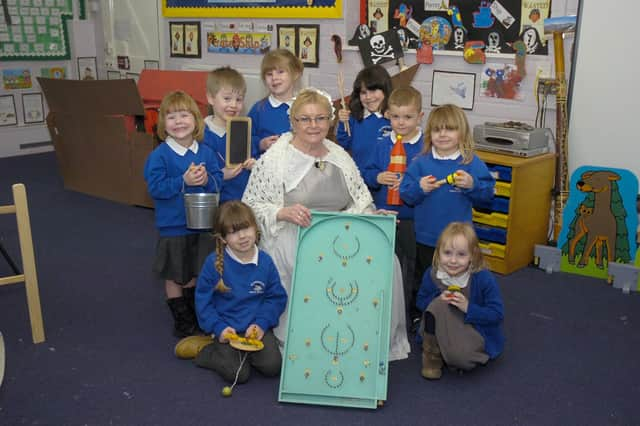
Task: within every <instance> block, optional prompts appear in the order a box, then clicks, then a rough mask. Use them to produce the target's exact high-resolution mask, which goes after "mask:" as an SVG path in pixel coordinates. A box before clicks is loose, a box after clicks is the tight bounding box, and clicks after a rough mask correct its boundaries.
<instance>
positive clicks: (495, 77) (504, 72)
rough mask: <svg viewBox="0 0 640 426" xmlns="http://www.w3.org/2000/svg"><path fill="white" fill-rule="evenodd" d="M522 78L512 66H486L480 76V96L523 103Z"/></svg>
mask: <svg viewBox="0 0 640 426" xmlns="http://www.w3.org/2000/svg"><path fill="white" fill-rule="evenodd" d="M521 81H522V76H521V75H520V74H519V73H518V68H517V67H516V66H515V65H514V64H486V65H485V66H484V69H483V70H482V74H481V75H480V96H481V97H485V98H499V99H510V100H514V101H523V100H524V93H523V91H522V90H520V82H521Z"/></svg>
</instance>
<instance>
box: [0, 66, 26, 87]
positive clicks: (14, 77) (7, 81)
mask: <svg viewBox="0 0 640 426" xmlns="http://www.w3.org/2000/svg"><path fill="white" fill-rule="evenodd" d="M32 86H33V81H32V80H31V70H30V69H29V68H7V69H3V70H2V87H4V89H5V90H20V89H30V88H31V87H32Z"/></svg>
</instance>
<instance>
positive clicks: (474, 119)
mask: <svg viewBox="0 0 640 426" xmlns="http://www.w3.org/2000/svg"><path fill="white" fill-rule="evenodd" d="M358 3H359V2H357V1H343V19H337V20H313V19H311V20H304V23H308V24H319V25H320V39H321V42H320V66H319V68H307V69H306V70H305V75H306V78H308V82H309V84H310V85H312V86H316V87H319V88H323V89H325V90H327V91H328V92H329V93H330V94H331V95H332V96H333V97H334V98H337V97H338V89H337V72H338V66H337V63H336V58H335V54H334V53H333V43H332V42H331V36H332V35H333V34H338V35H340V36H341V37H342V40H343V48H344V51H343V58H344V60H343V65H342V68H343V72H344V81H345V86H346V90H347V91H350V88H351V86H352V83H353V80H354V79H355V76H356V74H357V73H358V71H360V69H362V67H363V65H362V60H361V58H360V54H359V52H358V51H357V49H356V48H355V47H352V46H348V45H347V40H348V39H350V38H351V37H352V36H353V32H354V29H355V27H356V26H357V24H358V23H359V8H358ZM577 4H578V0H554V1H552V12H551V15H552V16H564V15H566V14H575V13H576V11H577ZM170 20H171V21H176V20H177V21H179V19H170ZM189 20H191V19H189ZM247 20H248V21H251V22H256V23H277V24H287V23H300V22H301V21H299V20H289V19H282V20H264V19H247ZM168 21H169V19H164V22H162V25H161V33H162V37H164V39H165V40H169V34H168V27H169V25H168ZM202 21H203V23H206V22H208V21H210V20H207V19H202ZM218 21H219V22H228V23H231V22H239V20H237V19H235V20H234V19H219V20H218ZM572 41H573V38H568V39H567V41H566V52H569V51H570V48H571V43H572ZM273 42H274V44H275V34H274V40H273ZM550 50H551V52H550V54H549V55H548V56H528V57H527V77H526V78H525V79H524V81H523V83H522V85H523V89H522V90H523V91H524V96H525V99H524V100H523V101H522V102H519V101H509V100H502V99H495V98H480V97H479V96H478V88H479V84H480V75H479V74H480V73H481V72H482V65H472V64H467V63H466V62H465V61H464V60H463V58H462V55H461V54H460V56H448V55H438V54H437V53H436V54H435V55H434V56H435V57H434V63H433V64H429V65H426V64H423V65H421V66H420V68H419V70H418V73H417V74H416V76H415V78H414V81H413V85H414V87H416V89H418V90H419V91H420V92H421V93H423V105H424V109H425V112H426V113H427V114H428V111H429V110H430V108H431V79H432V76H433V71H434V70H444V71H457V72H467V73H476V74H477V76H476V98H475V104H474V109H473V111H467V115H468V117H469V121H470V122H471V124H472V125H474V124H482V123H484V122H485V121H508V120H515V121H523V122H526V123H529V124H533V123H534V121H535V117H536V111H537V106H536V99H535V96H534V92H533V87H534V78H535V75H536V71H537V70H538V68H541V69H543V70H544V72H545V73H546V74H547V75H550V74H552V73H553V53H552V50H553V49H550ZM163 53H164V58H163V59H164V62H165V64H166V66H167V68H174V69H182V68H185V67H187V68H188V67H190V66H191V64H192V63H196V64H197V67H199V68H203V67H204V68H206V67H207V66H210V67H212V68H213V67H216V66H222V65H230V66H233V67H236V68H238V69H242V70H243V71H244V70H253V71H254V73H259V68H260V59H261V57H260V56H254V55H234V54H216V55H213V54H209V53H207V52H206V51H203V56H202V59H201V60H198V61H193V60H188V59H182V58H170V57H169V53H168V51H167V50H166V49H165V50H164V52H163ZM489 56H490V55H489ZM566 56H567V71H569V70H570V58H569V57H568V56H569V55H568V53H567V55H566ZM487 62H488V63H489V62H497V63H514V59H513V56H512V55H509V56H508V55H501V57H497V58H496V57H489V58H488V59H487ZM405 63H406V65H408V66H410V65H413V64H415V63H416V58H415V53H414V52H413V51H408V52H406V53H405ZM384 66H385V67H387V69H388V70H389V72H390V73H391V74H392V75H393V74H395V73H397V72H398V71H399V68H398V66H396V65H393V64H384ZM551 101H552V102H551V105H550V108H548V113H547V120H546V125H547V127H550V128H553V129H555V106H554V104H555V99H553V98H552V99H551ZM250 106H251V105H250V104H249V105H247V109H248V108H249V107H250Z"/></svg>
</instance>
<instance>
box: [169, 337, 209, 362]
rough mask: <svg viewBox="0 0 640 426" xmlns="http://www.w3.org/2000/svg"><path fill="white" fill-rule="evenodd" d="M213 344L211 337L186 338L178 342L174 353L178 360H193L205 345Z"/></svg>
mask: <svg viewBox="0 0 640 426" xmlns="http://www.w3.org/2000/svg"><path fill="white" fill-rule="evenodd" d="M211 343H213V338H212V337H211V336H187V337H185V338H184V339H182V340H180V341H179V342H178V343H177V344H176V347H175V349H174V353H175V354H176V356H177V357H178V358H180V359H192V358H195V357H196V356H197V355H198V353H200V351H201V350H202V348H204V347H205V346H207V345H210V344H211Z"/></svg>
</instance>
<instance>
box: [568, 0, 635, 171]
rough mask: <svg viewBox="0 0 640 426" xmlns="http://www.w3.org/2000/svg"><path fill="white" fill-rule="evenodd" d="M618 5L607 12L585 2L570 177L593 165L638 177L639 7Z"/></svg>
mask: <svg viewBox="0 0 640 426" xmlns="http://www.w3.org/2000/svg"><path fill="white" fill-rule="evenodd" d="M619 3H620V4H618V3H616V7H603V6H602V4H599V3H598V2H593V1H584V2H582V6H581V7H582V9H581V18H580V28H579V31H580V34H579V36H580V40H579V43H578V45H577V51H576V72H575V75H574V81H573V96H572V102H571V116H570V119H569V137H568V140H569V172H570V173H572V172H573V171H574V170H575V169H576V168H578V167H580V166H584V165H595V166H603V167H618V168H626V169H628V170H631V171H632V172H633V173H635V174H636V176H640V160H639V158H640V149H638V141H637V139H638V137H637V134H638V129H637V122H636V120H637V119H638V110H639V108H638V100H639V99H640V89H639V87H640V86H639V85H638V81H637V76H638V72H637V70H638V68H637V66H638V65H640V59H638V55H636V54H635V50H636V49H637V46H638V37H637V35H635V32H634V30H633V28H635V27H636V26H637V20H638V16H640V3H638V2H636V1H631V0H625V1H621V2H619ZM614 28H618V29H622V30H620V31H616V30H614ZM603 29H606V30H603Z"/></svg>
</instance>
